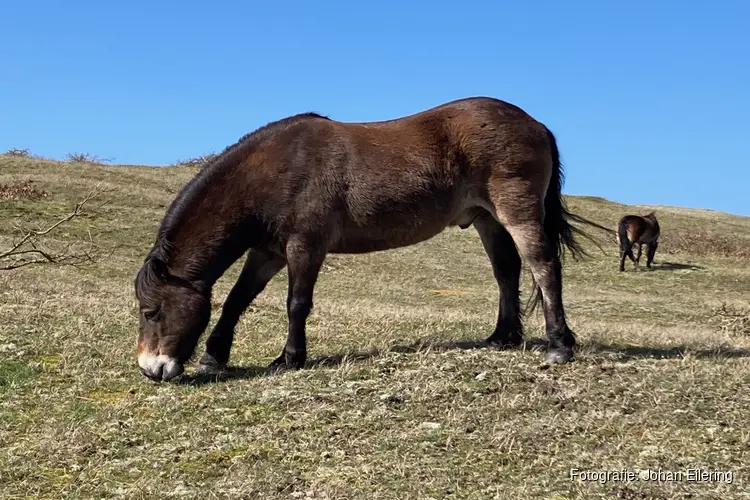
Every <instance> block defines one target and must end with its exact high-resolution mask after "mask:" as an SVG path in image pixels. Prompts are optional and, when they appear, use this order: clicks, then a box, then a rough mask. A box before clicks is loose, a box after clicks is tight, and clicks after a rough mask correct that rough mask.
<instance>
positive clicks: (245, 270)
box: [196, 249, 285, 374]
mask: <svg viewBox="0 0 750 500" xmlns="http://www.w3.org/2000/svg"><path fill="white" fill-rule="evenodd" d="M284 264H285V262H284V259H283V258H281V257H279V256H277V255H274V254H273V253H271V252H267V251H263V250H256V249H252V250H250V251H249V252H248V254H247V259H246V260H245V265H244V266H242V271H241V272H240V276H239V278H237V283H235V284H234V286H233V287H232V290H231V291H230V292H229V295H228V296H227V299H226V301H224V306H223V307H222V309H221V316H220V317H219V320H218V321H217V322H216V326H214V328H213V330H212V331H211V335H209V337H208V339H206V352H205V354H203V357H202V358H201V360H200V362H199V364H198V367H197V368H196V373H198V374H211V373H217V372H220V371H221V370H224V369H225V368H226V366H227V363H228V362H229V351H230V350H231V348H232V341H233V340H234V328H235V326H237V322H238V321H239V320H240V317H241V316H242V314H243V313H244V312H245V310H246V309H247V307H248V306H249V305H250V304H251V303H252V301H253V300H254V299H255V297H257V296H258V294H259V293H260V292H262V291H263V289H264V288H265V287H266V285H267V284H268V282H269V281H271V278H273V277H274V276H275V275H276V274H277V273H278V272H279V271H280V270H281V269H283V268H284Z"/></svg>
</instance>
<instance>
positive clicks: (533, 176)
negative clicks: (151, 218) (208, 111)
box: [134, 97, 587, 381]
mask: <svg viewBox="0 0 750 500" xmlns="http://www.w3.org/2000/svg"><path fill="white" fill-rule="evenodd" d="M562 185H563V171H562V167H561V165H560V158H559V153H558V149H557V143H556V141H555V137H554V136H553V135H552V132H550V130H549V129H548V128H547V127H546V126H545V125H543V124H542V123H540V122H538V121H536V120H534V119H533V118H532V117H531V116H529V115H528V114H526V112H524V111H523V110H521V109H520V108H518V107H516V106H514V105H512V104H509V103H506V102H503V101H500V100H497V99H493V98H486V97H475V98H466V99H460V100H456V101H453V102H449V103H446V104H443V105H440V106H437V107H435V108H432V109H429V110H425V111H422V112H419V113H416V114H413V115H410V116H406V117H402V118H399V119H394V120H388V121H380V122H370V123H344V122H339V121H335V120H331V119H328V118H326V117H323V116H320V115H317V114H314V113H306V114H299V115H295V116H292V117H289V118H285V119H282V120H279V121H276V122H273V123H269V124H268V125H266V126H264V127H262V128H260V129H258V130H256V131H255V132H252V133H250V134H248V135H246V136H245V137H243V138H242V139H240V140H239V141H238V142H237V143H235V144H233V145H231V146H229V147H228V148H227V149H225V150H224V151H223V152H222V153H221V154H220V155H218V157H216V158H214V159H212V160H211V161H210V163H208V164H207V165H206V166H205V167H204V168H203V169H202V170H201V171H200V172H199V173H198V174H197V175H196V176H195V177H194V178H193V179H192V180H191V181H190V182H188V183H187V184H186V185H185V186H184V187H183V188H182V190H181V191H180V192H179V194H178V195H177V197H176V199H175V200H174V201H173V202H172V203H171V205H170V206H169V207H168V209H167V211H166V215H165V217H164V219H163V221H162V223H161V226H160V227H159V230H158V234H157V236H156V242H155V243H154V245H153V247H152V248H151V250H150V252H149V253H148V255H147V256H146V258H145V261H144V263H143V266H142V267H141V269H140V270H139V271H138V273H137V276H136V278H135V283H134V285H135V294H136V297H137V299H138V301H139V304H140V328H139V335H138V342H137V358H138V364H139V366H140V369H141V372H142V373H143V374H144V375H145V376H146V377H148V378H150V379H153V380H164V381H166V380H170V379H172V378H174V377H176V376H178V375H179V374H181V373H182V372H183V370H184V368H183V365H184V364H185V363H186V362H187V361H188V360H189V359H190V358H191V357H192V355H193V353H194V350H195V348H196V346H197V343H198V341H199V338H200V336H201V333H202V332H203V330H204V329H205V328H206V327H207V325H208V323H209V316H210V312H211V301H210V297H211V290H212V287H213V285H214V283H215V282H216V281H217V280H218V279H219V277H220V276H221V275H222V274H223V273H224V272H225V271H226V270H227V269H228V268H229V266H231V265H232V263H233V262H235V261H236V260H237V259H238V258H240V257H241V256H242V255H243V254H246V255H247V257H246V260H245V263H244V266H243V268H242V271H241V273H240V276H239V278H238V280H237V282H236V284H235V285H234V286H233V288H232V290H231V291H230V293H229V295H228V297H227V299H226V301H225V303H224V305H223V308H222V311H221V315H220V317H219V320H218V322H217V323H216V326H215V327H214V328H213V330H212V331H211V333H210V335H209V337H208V338H207V340H206V352H205V354H204V355H203V357H202V358H201V359H200V362H199V366H198V367H197V372H198V373H215V372H217V371H220V370H222V369H224V368H225V367H226V365H227V362H228V361H229V352H230V348H231V345H232V341H233V337H234V328H235V325H236V324H237V321H238V319H239V318H240V316H241V315H242V314H243V312H244V311H245V309H246V308H247V307H248V305H249V304H250V303H251V302H252V300H253V299H254V298H255V297H256V296H257V295H258V294H259V293H260V292H261V291H262V290H263V289H264V288H265V286H266V284H267V283H268V282H269V280H271V278H273V276H275V275H276V274H277V273H278V272H279V271H280V270H281V269H282V268H284V267H285V266H286V267H287V272H288V277H289V288H288V295H287V301H286V308H287V314H288V331H287V340H286V345H285V346H284V348H283V349H282V351H281V354H280V355H279V357H278V358H276V359H275V360H274V361H273V362H272V363H271V366H274V367H288V368H293V369H296V368H301V367H302V366H303V365H304V364H305V361H306V359H307V343H306V338H305V324H306V321H307V317H308V314H309V313H310V311H311V309H312V307H313V289H314V286H315V283H316V279H317V277H318V273H319V271H320V268H321V265H322V264H323V261H324V259H325V257H326V254H329V253H354V254H356V253H365V252H373V251H382V250H387V249H392V248H397V247H403V246H406V245H414V244H416V243H419V242H422V241H425V240H427V239H429V238H432V237H433V236H435V235H437V234H438V233H440V232H442V231H443V230H444V229H445V228H446V227H449V226H460V227H461V228H462V229H466V228H468V227H469V226H472V225H473V226H474V228H475V229H476V230H477V231H478V233H479V236H480V238H481V242H482V245H483V247H484V249H485V251H486V253H487V255H488V257H489V260H490V263H491V265H492V270H493V274H494V276H495V278H496V280H497V285H498V287H499V292H500V294H499V295H500V299H499V307H498V316H497V323H496V326H495V329H494V331H493V332H492V334H491V335H490V336H489V338H488V339H487V341H488V343H489V344H490V345H495V346H517V345H519V344H521V343H522V338H523V327H522V324H521V311H520V309H519V279H520V274H521V259H523V260H524V261H525V262H526V263H527V264H528V266H529V267H530V269H531V273H532V275H533V280H534V287H535V290H536V294H535V297H534V299H535V300H534V301H533V302H532V306H533V305H535V304H536V303H537V302H538V301H539V300H541V301H542V303H543V308H544V318H545V323H546V333H547V337H548V339H549V346H548V351H547V354H546V360H547V362H549V363H565V362H567V361H569V360H570V359H571V358H572V357H573V348H574V345H575V336H574V333H573V332H572V331H571V329H570V328H569V327H568V324H567V323H566V318H565V311H564V309H563V298H562V275H561V255H562V253H563V251H564V249H565V248H567V249H569V250H570V251H571V252H572V254H573V256H574V257H576V256H577V255H581V254H583V253H585V252H583V250H582V248H581V246H580V245H579V243H578V242H577V241H576V240H575V238H574V233H575V232H578V233H580V234H582V235H585V233H583V232H582V231H580V230H579V229H577V228H575V227H573V226H572V225H571V224H570V221H571V220H579V221H583V222H587V221H585V219H582V218H580V217H578V216H575V215H572V214H570V213H569V212H568V211H567V209H566V207H565V204H564V201H563V198H562V196H561V189H562Z"/></svg>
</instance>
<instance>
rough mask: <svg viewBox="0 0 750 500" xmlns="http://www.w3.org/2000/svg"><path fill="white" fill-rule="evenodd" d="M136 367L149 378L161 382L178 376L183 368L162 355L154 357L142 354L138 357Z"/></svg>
mask: <svg viewBox="0 0 750 500" xmlns="http://www.w3.org/2000/svg"><path fill="white" fill-rule="evenodd" d="M138 365H139V366H140V367H141V369H142V370H143V371H144V372H145V373H146V374H147V375H149V376H151V377H153V378H158V379H161V380H165V381H166V380H170V379H173V378H175V377H176V376H178V375H180V374H181V373H182V372H183V371H184V368H183V366H182V364H180V363H179V362H178V361H177V360H176V359H174V358H172V357H170V356H166V355H164V354H159V355H158V356H157V355H154V354H152V353H150V352H142V353H141V354H140V355H139V356H138Z"/></svg>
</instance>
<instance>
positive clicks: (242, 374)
mask: <svg viewBox="0 0 750 500" xmlns="http://www.w3.org/2000/svg"><path fill="white" fill-rule="evenodd" d="M546 345H547V340H546V339H544V338H528V339H526V341H525V345H524V346H522V347H518V348H515V349H516V350H518V349H526V350H531V351H541V350H543V349H544V348H545V346H546ZM472 349H495V350H497V348H496V347H491V346H489V345H488V344H487V343H486V342H485V341H483V340H482V341H471V340H468V341H455V342H438V343H435V342H431V341H430V340H429V339H420V340H417V341H416V342H413V343H411V344H407V345H396V346H393V347H390V348H389V349H386V350H385V351H382V352H381V351H378V350H373V351H369V352H355V353H341V354H334V355H331V356H322V357H318V358H314V359H310V360H308V361H307V363H305V369H309V368H315V367H327V368H331V367H337V366H340V365H343V364H348V363H361V362H366V361H369V360H373V359H375V358H378V357H379V356H381V355H382V354H385V353H387V352H397V353H406V354H415V353H418V352H424V351H427V350H432V351H451V350H472ZM580 351H582V352H583V353H586V354H589V353H591V354H603V355H609V356H612V357H613V358H615V360H617V361H620V362H629V361H634V360H638V359H681V358H684V357H685V356H686V353H689V355H690V357H693V358H725V359H726V358H750V349H733V348H729V347H726V348H718V349H693V348H690V347H689V346H684V345H679V346H672V347H644V346H638V345H628V344H606V343H601V342H581V343H580ZM540 366H545V365H544V363H540ZM280 372H281V370H279V369H278V368H269V367H266V366H244V367H242V366H240V367H229V368H227V369H226V370H224V371H222V372H220V373H218V374H214V375H184V376H183V377H182V378H181V379H180V381H179V383H184V384H190V385H205V384H210V383H217V382H227V381H231V380H237V379H252V378H256V377H263V376H272V375H275V374H277V373H280Z"/></svg>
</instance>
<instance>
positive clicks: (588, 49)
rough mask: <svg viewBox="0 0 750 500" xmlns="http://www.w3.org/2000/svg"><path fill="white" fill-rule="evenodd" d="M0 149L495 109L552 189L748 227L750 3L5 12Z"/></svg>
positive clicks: (196, 151) (174, 155)
mask: <svg viewBox="0 0 750 500" xmlns="http://www.w3.org/2000/svg"><path fill="white" fill-rule="evenodd" d="M0 13H1V14H2V17H3V22H2V29H0V150H2V151H5V150H7V149H9V148H12V147H19V148H29V149H30V150H31V151H32V153H35V154H40V155H44V156H49V157H54V158H62V157H64V156H65V154H67V153H70V152H89V153H91V154H97V155H99V156H102V157H114V158H115V161H116V162H117V163H131V164H150V165H163V164H168V163H171V162H173V161H175V160H178V159H182V158H187V157H191V156H196V155H200V154H204V153H208V152H212V151H220V150H221V149H223V148H224V147H225V146H227V145H229V144H230V143H232V142H234V141H236V140H237V139H238V138H239V137H240V136H242V135H243V134H245V133H247V132H250V131H252V130H254V129H255V128H257V127H259V126H261V125H263V124H265V123H267V122H268V121H272V120H275V119H278V118H282V117H284V116H287V115H290V114H294V113H298V112H302V111H316V112H319V113H323V114H326V115H329V116H330V117H331V118H334V119H339V120H344V121H366V120H379V119H387V118H394V117H397V116H400V115H405V114H409V113H412V112H416V111H419V110H422V109H425V108H428V107H431V106H434V105H437V104H440V103H442V102H445V101H449V100H453V99H456V98H461V97H466V96H471V95H490V96H495V97H499V98H501V99H505V100H507V101H510V102H512V103H514V104H517V105H519V106H521V107H522V108H524V109H526V110H527V111H528V112H529V113H531V114H532V115H533V116H534V117H535V118H537V119H539V120H541V121H543V122H544V123H546V124H547V125H548V126H549V127H550V128H551V129H552V130H553V131H554V132H555V134H556V135H557V137H558V141H559V144H560V148H561V150H562V154H563V160H564V162H565V164H566V168H567V183H566V186H565V191H566V192H567V193H570V194H588V195H598V196H603V197H605V198H608V199H612V200H615V201H620V202H624V203H650V204H666V205H680V206H688V207H702V208H713V209H716V210H723V211H729V212H734V213H738V214H744V215H750V56H749V55H748V54H750V30H749V29H748V22H749V21H750V2H747V1H739V0H737V1H731V2H730V1H723V2H722V1H717V2H698V1H695V2H687V1H675V0H670V1H661V2H646V1H631V2H606V1H601V0H599V1H596V2H594V1H579V2H562V1H559V0H558V1H551V0H537V1H535V2H527V1H523V2H502V1H495V2H491V1H486V2H468V1H467V2H466V3H462V2H459V1H454V2H438V1H422V0H419V1H406V0H401V1H390V0H388V1H378V2H362V3H360V2H358V1H357V0H350V1H331V2H302V1H288V2H282V1H281V0H279V1H278V2H274V1H273V0H271V1H264V2H250V1H246V2H240V1H221V2H220V1H218V0H217V1H216V2H215V3H213V2H209V1H176V0H170V1H167V0H161V1H148V2H146V1H127V2H108V1H96V2H94V1H66V2H64V1H57V2H52V1H40V0H24V1H22V2H21V1H19V2H5V3H4V4H3V6H2V9H0Z"/></svg>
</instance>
